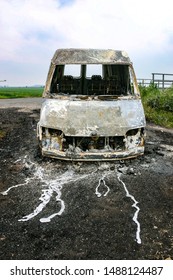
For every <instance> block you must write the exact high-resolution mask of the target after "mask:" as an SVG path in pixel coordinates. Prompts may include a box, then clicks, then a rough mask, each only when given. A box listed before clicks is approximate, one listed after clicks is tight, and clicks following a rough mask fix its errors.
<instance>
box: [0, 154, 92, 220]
mask: <svg viewBox="0 0 173 280" xmlns="http://www.w3.org/2000/svg"><path fill="white" fill-rule="evenodd" d="M24 163H25V167H27V168H33V169H34V170H35V171H34V174H33V176H32V177H30V178H26V179H25V183H22V184H17V185H14V186H11V187H10V188H8V189H7V190H6V191H4V192H2V193H1V194H2V195H7V194H8V192H9V191H10V190H11V189H14V188H18V187H20V186H26V185H28V184H29V183H30V182H31V181H32V180H39V181H40V183H41V184H42V186H44V187H47V188H46V189H43V190H42V192H43V193H42V195H41V197H40V198H39V200H41V203H40V204H39V205H38V206H37V207H36V208H35V210H34V211H33V212H32V213H31V214H29V215H26V216H24V217H23V218H21V219H19V221H21V222H24V221H28V220H30V219H32V218H34V217H35V216H37V215H38V214H39V213H40V212H41V211H42V210H43V209H44V208H45V207H46V205H47V204H48V203H49V201H50V199H51V197H52V196H53V193H56V201H57V202H59V203H60V210H59V211H58V212H57V213H54V214H52V215H50V216H49V217H47V218H42V219H40V222H42V223H45V222H50V221H51V219H52V218H54V217H55V216H57V215H61V214H62V213H63V212H64V210H65V203H64V201H63V200H62V198H61V195H62V193H61V190H62V187H63V185H64V184H66V183H70V182H76V181H78V180H81V179H84V178H85V177H87V176H90V175H91V174H85V175H78V174H74V171H73V170H68V171H66V172H64V173H62V174H60V175H59V174H57V176H58V178H56V179H50V178H49V176H48V175H47V174H46V172H45V170H44V168H42V167H40V166H37V164H35V163H33V162H31V161H29V163H28V161H26V159H24Z"/></svg>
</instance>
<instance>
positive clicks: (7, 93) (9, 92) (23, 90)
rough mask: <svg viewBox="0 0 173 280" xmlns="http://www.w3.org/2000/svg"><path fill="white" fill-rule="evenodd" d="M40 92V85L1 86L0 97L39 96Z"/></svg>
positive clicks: (41, 91)
mask: <svg viewBox="0 0 173 280" xmlns="http://www.w3.org/2000/svg"><path fill="white" fill-rule="evenodd" d="M42 93H43V88H42V87H1V88H0V99H3V98H24V97H41V96H42Z"/></svg>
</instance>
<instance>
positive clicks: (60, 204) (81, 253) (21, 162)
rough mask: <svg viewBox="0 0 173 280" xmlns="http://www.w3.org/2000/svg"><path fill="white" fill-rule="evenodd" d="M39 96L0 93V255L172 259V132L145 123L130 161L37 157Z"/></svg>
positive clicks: (3, 257)
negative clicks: (140, 147)
mask: <svg viewBox="0 0 173 280" xmlns="http://www.w3.org/2000/svg"><path fill="white" fill-rule="evenodd" d="M40 101H41V99H35V103H34V104H33V101H32V100H31V103H30V101H29V99H28V100H27V101H26V100H24V103H22V100H21V101H20V102H21V103H20V105H19V101H18V100H17V103H15V101H13V102H12V103H13V104H11V105H10V108H5V105H4V103H5V101H2V102H1V100H0V107H1V108H0V132H1V134H0V191H1V194H0V205H1V206H0V207H1V220H0V228H1V232H0V246H1V248H0V258H1V259H166V258H171V259H173V227H172V219H173V141H172V137H173V133H172V131H169V130H164V129H160V128H154V127H153V128H152V126H150V127H149V126H148V129H147V141H146V151H145V155H144V156H143V157H140V158H137V159H134V160H128V161H124V162H115V163H100V164H99V163H97V164H94V163H92V164H91V163H90V164H81V163H80V164H78V163H75V164H74V163H68V164H67V163H64V162H60V161H56V160H50V159H43V158H42V157H41V156H40V154H39V151H38V147H37V139H36V124H37V121H38V119H39V108H40ZM6 102H7V101H6ZM9 102H11V101H9ZM26 102H29V103H28V104H27V105H26ZM36 103H37V104H36ZM29 104H30V105H29ZM8 105H9V104H7V106H8ZM14 106H15V107H16V106H17V107H20V108H14ZM101 179H102V180H101ZM9 188H10V189H9ZM135 214H136V216H135Z"/></svg>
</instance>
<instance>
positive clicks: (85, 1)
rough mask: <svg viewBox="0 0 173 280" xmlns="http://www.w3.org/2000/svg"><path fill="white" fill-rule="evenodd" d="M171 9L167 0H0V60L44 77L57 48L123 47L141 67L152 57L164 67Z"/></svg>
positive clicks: (169, 46) (171, 30)
mask: <svg viewBox="0 0 173 280" xmlns="http://www.w3.org/2000/svg"><path fill="white" fill-rule="evenodd" d="M169 7H170V8H169ZM171 7H172V1H171V0H165V1H164V2H163V1H161V0H158V1H150V0H141V1H139V0H138V1H137V0H121V1H119V0H107V1H105V0H49V1H44V0H37V1H35V0H1V1H0V25H1V44H0V61H1V62H2V61H3V62H4V63H5V62H10V61H11V62H12V63H17V64H18V65H20V64H23V67H25V66H26V67H28V69H29V68H30V69H32V68H33V67H36V68H37V67H38V69H39V65H40V68H41V69H42V70H41V71H40V72H41V73H43V71H45V72H46V71H47V67H48V64H49V62H50V59H51V57H52V56H53V53H54V51H55V50H56V49H57V48H64V47H76V48H77V47H78V48H80V47H82V48H113V49H124V50H126V51H127V52H128V53H129V54H130V56H131V58H132V60H134V61H135V63H137V67H138V68H139V69H140V65H141V62H142V61H143V62H144V64H145V65H146V61H147V60H148V62H149V60H150V61H151V60H152V62H153V63H154V61H153V58H154V59H157V61H158V59H159V57H162V59H161V61H162V64H163V63H164V56H168V55H169V56H170V55H171V51H172V41H173V40H172V38H173V21H172V11H171ZM165 61H167V59H165ZM139 62H140V64H139ZM157 63H158V62H157ZM148 65H150V63H149V64H148ZM150 67H151V65H150ZM163 68H164V69H165V68H166V67H163ZM19 69H20V67H18V71H19V73H20V70H19ZM142 71H143V73H144V72H145V73H146V72H147V71H148V72H149V71H150V69H147V65H146V67H145V71H144V70H142ZM142 71H141V74H142ZM38 73H39V71H38ZM149 73H150V72H149ZM31 75H32V73H31ZM41 75H42V74H41ZM40 78H41V76H39V74H36V75H35V79H39V80H40ZM43 82H44V81H43Z"/></svg>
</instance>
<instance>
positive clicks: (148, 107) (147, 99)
mask: <svg viewBox="0 0 173 280" xmlns="http://www.w3.org/2000/svg"><path fill="white" fill-rule="evenodd" d="M140 92H141V97H142V102H143V106H144V111H145V115H146V119H147V120H148V121H151V122H153V123H155V124H157V125H161V126H164V127H167V128H173V87H170V88H168V89H165V90H164V91H162V90H159V89H158V88H157V87H155V86H154V85H152V84H151V85H150V86H149V87H140Z"/></svg>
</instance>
